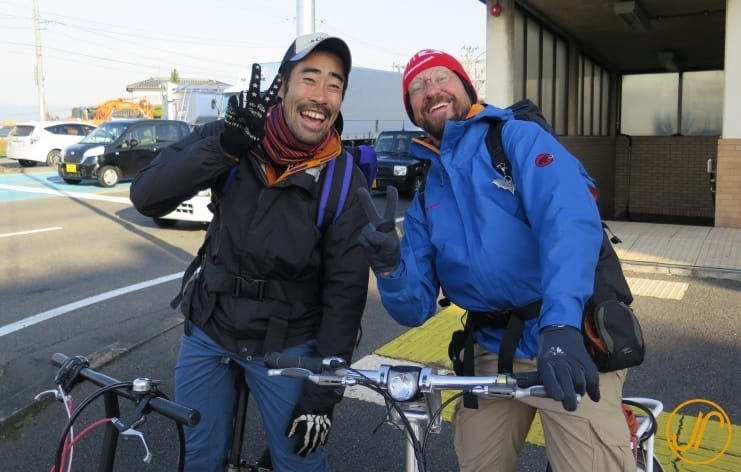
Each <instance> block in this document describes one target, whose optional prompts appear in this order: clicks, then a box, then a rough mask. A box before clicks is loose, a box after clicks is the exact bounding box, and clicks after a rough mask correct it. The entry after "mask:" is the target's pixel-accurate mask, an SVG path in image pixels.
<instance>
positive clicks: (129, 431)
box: [121, 428, 152, 464]
mask: <svg viewBox="0 0 741 472" xmlns="http://www.w3.org/2000/svg"><path fill="white" fill-rule="evenodd" d="M121 434H122V435H123V436H136V437H138V438H139V439H141V441H142V444H143V445H144V451H145V452H146V454H145V455H144V459H142V461H144V462H146V463H147V464H149V463H150V462H152V453H151V452H150V451H149V446H148V445H147V440H146V439H144V433H142V432H141V431H137V430H135V429H133V428H129V429H127V430H125V431H121Z"/></svg>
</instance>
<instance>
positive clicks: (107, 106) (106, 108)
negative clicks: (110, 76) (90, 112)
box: [93, 98, 154, 122]
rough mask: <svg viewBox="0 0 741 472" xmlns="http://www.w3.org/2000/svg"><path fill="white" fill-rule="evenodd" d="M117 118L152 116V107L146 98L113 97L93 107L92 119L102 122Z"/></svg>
mask: <svg viewBox="0 0 741 472" xmlns="http://www.w3.org/2000/svg"><path fill="white" fill-rule="evenodd" d="M117 118H118V119H122V118H154V108H153V107H152V104H151V103H150V102H149V100H147V99H146V98H142V99H127V98H114V99H112V100H106V101H105V102H103V103H101V104H99V105H98V106H96V107H95V116H93V121H96V122H104V121H109V120H115V119H117Z"/></svg>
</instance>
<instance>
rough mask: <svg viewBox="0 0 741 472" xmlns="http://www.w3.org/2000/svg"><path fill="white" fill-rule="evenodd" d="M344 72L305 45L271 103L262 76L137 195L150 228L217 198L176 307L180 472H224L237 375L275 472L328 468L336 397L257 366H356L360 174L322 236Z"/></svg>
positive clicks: (341, 63)
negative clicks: (322, 360) (188, 421)
mask: <svg viewBox="0 0 741 472" xmlns="http://www.w3.org/2000/svg"><path fill="white" fill-rule="evenodd" d="M350 68H351V57H350V51H349V49H348V47H347V45H346V44H345V43H344V42H343V41H342V40H341V39H339V38H335V37H329V36H327V35H326V34H323V33H312V34H309V35H305V36H301V37H299V38H297V39H296V40H295V41H294V42H293V43H292V44H291V46H290V47H289V49H288V51H286V54H285V56H284V58H283V61H282V62H281V66H280V69H279V74H278V76H277V77H276V78H275V80H274V81H273V83H272V85H271V86H270V87H269V88H268V90H267V91H266V92H263V93H260V90H259V88H260V85H259V84H260V66H259V65H257V64H255V65H253V75H252V80H251V83H250V87H249V90H245V91H244V92H242V93H240V94H238V95H237V96H235V97H232V98H231V99H230V101H229V104H228V107H227V110H226V117H225V120H223V121H221V120H220V121H215V122H212V123H208V124H206V125H204V126H202V127H200V128H197V129H196V130H195V131H194V132H193V133H191V134H190V135H189V136H187V137H186V138H184V139H183V140H181V141H180V142H178V143H176V144H173V145H172V146H170V147H168V148H166V149H164V150H163V151H162V152H161V153H160V155H159V156H158V157H157V158H156V159H155V160H154V161H153V162H152V164H151V165H150V166H149V167H147V168H146V169H144V170H142V171H141V173H140V174H139V175H138V176H137V177H136V179H135V180H134V182H133V184H132V185H131V200H132V202H133V203H134V206H135V207H136V208H137V210H139V211H140V212H141V213H142V214H144V215H147V216H153V217H157V216H162V215H164V214H166V213H168V212H170V211H172V210H173V209H174V208H175V207H176V206H177V205H178V204H179V203H180V202H182V201H184V200H186V199H188V198H190V197H191V196H193V195H194V194H195V193H197V192H198V191H200V190H202V189H205V188H209V187H210V188H211V191H212V194H213V195H214V200H215V201H214V213H215V214H214V218H213V221H212V222H211V224H210V225H209V229H208V231H207V233H206V238H205V242H204V246H203V248H202V250H203V258H202V261H201V262H200V265H199V267H198V269H197V270H196V271H195V272H194V274H193V275H192V276H191V277H190V278H189V279H188V280H187V281H185V283H184V289H183V294H182V295H183V297H182V302H181V305H180V307H181V311H182V312H183V314H184V315H185V317H186V330H185V335H184V336H183V338H182V342H181V346H180V353H179V356H178V360H177V365H176V367H175V383H176V387H175V388H176V392H175V397H176V400H177V401H179V402H182V403H184V404H186V405H188V406H190V407H193V408H196V409H198V410H199V411H200V413H201V421H200V423H199V424H198V425H197V426H195V427H192V428H186V430H185V431H186V470H198V471H210V470H214V471H216V470H218V471H222V470H224V464H225V459H226V456H227V452H228V451H227V449H228V445H229V442H230V441H229V440H230V438H231V428H232V421H231V420H232V415H233V408H234V402H235V396H236V390H235V387H234V385H235V384H234V382H235V377H234V376H235V375H244V377H245V381H246V382H247V385H248V386H249V388H250V391H251V397H252V398H253V399H254V400H255V402H256V404H257V407H258V409H259V411H260V415H261V417H262V420H263V423H264V429H265V432H266V435H267V442H268V445H269V448H270V454H271V456H272V460H273V466H274V467H275V469H276V470H278V471H296V470H301V471H326V470H328V465H327V460H326V457H325V454H324V450H323V448H322V446H323V445H324V444H325V443H326V440H327V434H328V433H329V430H330V427H331V424H332V411H333V408H334V406H335V405H336V404H337V403H338V402H339V401H340V400H341V399H342V392H341V391H337V390H335V389H327V388H326V387H317V386H316V385H314V384H312V383H309V382H306V383H303V382H301V381H297V380H294V379H288V378H283V377H268V376H267V371H266V368H265V367H264V365H263V356H264V354H266V353H268V352H274V351H276V352H277V351H281V352H284V353H287V354H294V355H311V356H340V357H342V358H344V359H345V360H346V361H348V362H349V361H350V360H351V357H352V354H353V350H354V348H355V342H356V338H357V334H358V330H359V327H360V320H361V316H362V313H363V309H364V307H365V301H366V296H367V290H368V265H367V262H366V260H365V256H364V254H363V250H362V248H361V247H360V246H359V245H358V243H357V240H358V235H359V233H360V231H361V230H362V228H363V226H364V224H365V223H367V219H366V217H365V214H364V213H363V209H362V207H361V205H360V203H359V202H358V200H357V198H356V197H355V190H356V189H357V188H358V187H361V186H363V187H367V183H366V182H365V177H364V176H363V174H362V172H361V171H360V169H358V168H357V167H353V169H352V170H353V174H352V181H351V184H350V191H349V193H348V195H349V197H348V199H347V201H346V202H345V204H344V207H343V208H339V209H338V210H337V214H338V215H339V216H338V217H337V218H336V219H335V220H334V221H333V222H331V223H330V224H329V225H327V226H326V227H324V226H323V227H322V228H319V227H317V225H316V217H317V212H318V206H319V205H318V200H319V198H320V194H321V189H322V183H323V179H324V174H325V172H322V171H323V170H324V168H325V167H326V165H327V163H328V162H330V161H331V160H333V159H346V158H347V156H346V154H345V153H344V152H343V150H342V145H341V141H340V135H339V132H338V128H341V121H342V120H341V116H340V106H341V104H342V100H343V98H344V95H345V91H346V90H347V86H348V79H349V74H350ZM343 167H344V166H343ZM235 365H236V366H240V367H242V369H237V368H235ZM242 371H243V372H244V374H242Z"/></svg>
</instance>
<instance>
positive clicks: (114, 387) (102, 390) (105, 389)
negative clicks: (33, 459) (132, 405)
mask: <svg viewBox="0 0 741 472" xmlns="http://www.w3.org/2000/svg"><path fill="white" fill-rule="evenodd" d="M132 384H133V383H132V382H119V383H114V384H111V385H107V386H105V387H101V388H99V389H97V390H96V391H94V392H93V393H91V394H90V395H88V397H87V398H85V399H84V400H83V401H82V402H81V403H80V404H79V405H78V406H77V408H75V411H74V412H73V413H72V415H71V416H70V417H69V418H68V419H67V422H66V423H65V425H64V428H63V429H62V436H61V437H60V439H59V443H58V444H57V450H56V452H55V453H54V472H62V469H61V467H63V464H61V463H60V461H61V459H62V452H63V450H64V444H65V442H66V441H67V435H68V434H69V430H70V428H72V425H73V424H74V422H75V420H77V417H78V416H80V413H81V412H82V411H83V410H84V409H85V408H87V407H88V406H89V405H90V404H91V403H92V402H93V401H95V400H96V399H97V398H98V397H100V396H101V395H103V394H104V393H107V392H110V391H111V390H117V389H120V388H127V387H131V386H132Z"/></svg>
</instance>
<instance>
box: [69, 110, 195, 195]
mask: <svg viewBox="0 0 741 472" xmlns="http://www.w3.org/2000/svg"><path fill="white" fill-rule="evenodd" d="M189 132H190V127H189V126H188V124H187V123H186V122H184V121H179V120H151V119H146V118H141V119H133V120H114V121H109V122H107V123H103V124H102V125H100V126H99V127H98V128H97V129H96V130H95V131H94V132H92V133H90V134H89V135H87V136H85V139H83V140H82V141H80V142H79V143H77V144H74V145H71V146H68V147H67V149H66V150H65V152H64V153H63V154H62V160H61V161H60V162H59V165H58V166H57V171H58V172H59V176H60V177H62V179H64V181H65V182H67V183H68V184H79V183H80V182H81V181H82V180H84V179H95V180H97V181H98V183H99V184H100V185H101V186H103V187H113V186H115V185H116V184H117V183H118V182H119V181H120V180H123V179H132V178H134V176H136V173H137V172H139V171H140V170H141V169H143V168H144V167H146V166H148V165H149V163H150V162H152V160H153V159H154V158H155V156H156V155H157V153H158V152H159V151H160V150H161V149H162V148H165V147H167V146H169V145H170V144H172V143H174V142H175V141H178V140H180V139H181V138H182V137H184V136H185V135H186V134H188V133H189Z"/></svg>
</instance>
